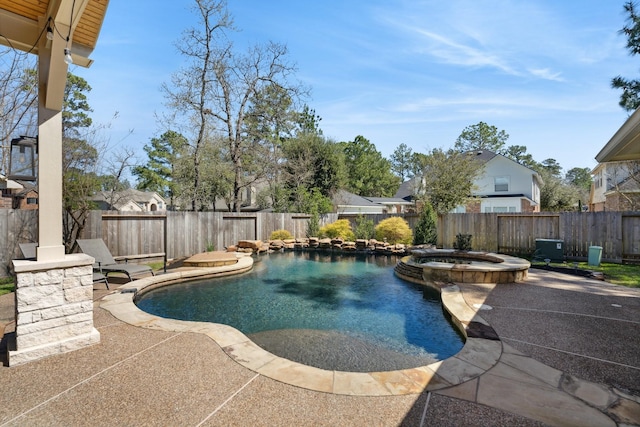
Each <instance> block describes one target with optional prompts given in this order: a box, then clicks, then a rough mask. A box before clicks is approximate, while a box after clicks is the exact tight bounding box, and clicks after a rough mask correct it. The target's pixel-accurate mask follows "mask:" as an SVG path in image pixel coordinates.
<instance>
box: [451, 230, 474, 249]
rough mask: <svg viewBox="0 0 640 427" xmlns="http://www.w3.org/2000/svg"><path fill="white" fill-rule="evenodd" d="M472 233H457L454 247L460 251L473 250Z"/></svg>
mask: <svg viewBox="0 0 640 427" xmlns="http://www.w3.org/2000/svg"><path fill="white" fill-rule="evenodd" d="M471 237H472V236H471V234H461V233H460V234H456V241H455V242H453V249H457V250H459V251H470V250H471Z"/></svg>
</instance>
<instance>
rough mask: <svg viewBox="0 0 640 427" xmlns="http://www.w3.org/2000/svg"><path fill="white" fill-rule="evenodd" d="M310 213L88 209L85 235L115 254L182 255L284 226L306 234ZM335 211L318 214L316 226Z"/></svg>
mask: <svg viewBox="0 0 640 427" xmlns="http://www.w3.org/2000/svg"><path fill="white" fill-rule="evenodd" d="M310 218H311V216H310V215H306V214H291V213H262V212H260V213H230V212H166V213H164V212H163V213H157V212H149V213H145V214H128V213H120V212H107V211H92V212H91V214H90V217H89V220H88V221H87V227H86V228H85V232H84V238H87V239H91V238H101V239H103V240H104V241H105V242H106V244H107V246H108V247H109V249H110V250H111V252H112V253H113V254H114V256H124V255H136V254H157V253H166V256H167V257H168V258H181V257H185V256H190V255H193V254H196V253H200V252H204V251H206V250H207V249H214V250H224V248H225V247H227V246H230V245H235V244H236V243H238V241H239V240H267V239H268V238H269V236H270V235H271V233H272V232H274V231H276V230H281V229H285V230H288V231H290V232H291V233H292V234H293V235H294V236H295V237H305V235H306V231H307V224H308V221H309V219H310ZM336 219H337V214H327V215H323V216H321V217H320V225H321V226H322V225H324V224H328V223H330V222H333V221H335V220H336Z"/></svg>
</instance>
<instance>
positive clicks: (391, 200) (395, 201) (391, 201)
mask: <svg viewBox="0 0 640 427" xmlns="http://www.w3.org/2000/svg"><path fill="white" fill-rule="evenodd" d="M364 198H365V199H367V200H369V201H371V202H373V203H377V204H381V205H412V204H413V203H411V202H410V201H407V200H405V199H403V198H401V197H364Z"/></svg>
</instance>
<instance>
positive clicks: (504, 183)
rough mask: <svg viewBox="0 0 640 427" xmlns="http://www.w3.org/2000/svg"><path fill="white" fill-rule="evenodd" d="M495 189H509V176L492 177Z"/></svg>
mask: <svg viewBox="0 0 640 427" xmlns="http://www.w3.org/2000/svg"><path fill="white" fill-rule="evenodd" d="M494 184H495V191H509V177H508V176H496V177H495V178H494Z"/></svg>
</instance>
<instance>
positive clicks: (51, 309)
mask: <svg viewBox="0 0 640 427" xmlns="http://www.w3.org/2000/svg"><path fill="white" fill-rule="evenodd" d="M93 262H94V260H93V258H91V257H90V256H87V255H84V254H71V255H65V257H64V258H63V259H61V260H57V261H26V260H14V261H13V268H14V271H15V273H16V293H15V295H16V340H15V343H12V344H13V345H12V344H10V345H9V366H15V365H20V364H22V363H26V362H30V361H33V360H37V359H41V358H43V357H47V356H51V355H54V354H61V353H66V352H68V351H72V350H78V349H80V348H83V347H86V346H89V345H92V344H96V343H98V342H100V333H99V332H98V331H97V330H96V329H95V328H94V327H93Z"/></svg>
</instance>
